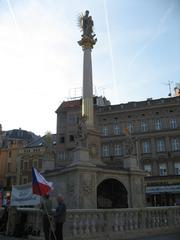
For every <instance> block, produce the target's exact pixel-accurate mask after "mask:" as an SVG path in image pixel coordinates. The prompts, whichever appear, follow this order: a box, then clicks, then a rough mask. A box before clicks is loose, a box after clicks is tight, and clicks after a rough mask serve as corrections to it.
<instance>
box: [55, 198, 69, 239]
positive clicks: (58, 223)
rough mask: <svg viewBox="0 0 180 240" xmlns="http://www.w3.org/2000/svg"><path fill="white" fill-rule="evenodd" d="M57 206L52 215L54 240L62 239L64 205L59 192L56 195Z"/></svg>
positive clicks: (64, 218)
mask: <svg viewBox="0 0 180 240" xmlns="http://www.w3.org/2000/svg"><path fill="white" fill-rule="evenodd" d="M57 204H58V206H57V208H56V212H55V215H54V222H55V236H56V240H63V224H64V222H65V220H66V205H65V203H64V198H63V196H62V195H61V194H59V195H58V196H57Z"/></svg>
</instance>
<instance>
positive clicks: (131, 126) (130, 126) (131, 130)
mask: <svg viewBox="0 0 180 240" xmlns="http://www.w3.org/2000/svg"><path fill="white" fill-rule="evenodd" d="M127 129H128V131H129V133H132V132H133V124H132V122H128V123H127Z"/></svg>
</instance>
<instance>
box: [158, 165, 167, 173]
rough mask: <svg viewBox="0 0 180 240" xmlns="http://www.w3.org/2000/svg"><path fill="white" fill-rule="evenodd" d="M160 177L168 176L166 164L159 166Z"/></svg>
mask: <svg viewBox="0 0 180 240" xmlns="http://www.w3.org/2000/svg"><path fill="white" fill-rule="evenodd" d="M159 175H160V176H165V175H167V166H166V164H165V163H161V164H159Z"/></svg>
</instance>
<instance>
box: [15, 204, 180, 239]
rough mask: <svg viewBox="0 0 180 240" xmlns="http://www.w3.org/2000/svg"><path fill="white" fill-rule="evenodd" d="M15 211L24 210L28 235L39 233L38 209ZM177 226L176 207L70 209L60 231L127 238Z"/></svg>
mask: <svg viewBox="0 0 180 240" xmlns="http://www.w3.org/2000/svg"><path fill="white" fill-rule="evenodd" d="M18 212H19V213H20V212H21V213H27V214H28V218H27V223H26V227H27V228H28V227H29V228H30V229H32V236H31V237H30V236H29V237H30V239H36V238H37V236H38V237H43V232H42V216H41V211H40V210H39V209H31V208H18ZM179 229H180V207H156V208H155V207H154V208H141V209H140V208H138V209H137V208H136V209H101V210H100V209H99V210H97V209H91V210H79V209H78V210H77V209H74V210H68V212H67V219H66V223H65V225H64V235H65V239H66V240H72V239H73V240H79V239H88V240H91V239H120V238H122V239H127V238H128V237H132V236H134V237H137V236H143V235H146V234H147V232H148V233H149V234H155V233H158V232H159V233H160V232H166V231H168V232H173V231H175V230H176V231H177V230H179ZM33 235H34V236H33ZM35 235H37V236H35ZM37 239H39V238H37Z"/></svg>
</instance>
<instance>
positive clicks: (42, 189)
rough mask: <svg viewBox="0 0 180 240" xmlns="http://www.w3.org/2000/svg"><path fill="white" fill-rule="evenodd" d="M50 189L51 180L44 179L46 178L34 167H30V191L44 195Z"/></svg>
mask: <svg viewBox="0 0 180 240" xmlns="http://www.w3.org/2000/svg"><path fill="white" fill-rule="evenodd" d="M51 189H52V182H48V181H46V179H45V178H44V177H43V176H42V175H41V174H40V173H39V172H38V171H37V169H36V168H34V167H33V168H32V192H33V194H36V195H39V196H45V195H47V194H48V193H49V191H50V190H51Z"/></svg>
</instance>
